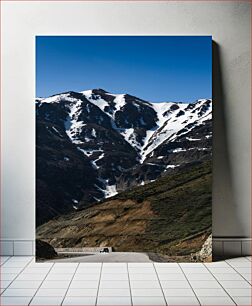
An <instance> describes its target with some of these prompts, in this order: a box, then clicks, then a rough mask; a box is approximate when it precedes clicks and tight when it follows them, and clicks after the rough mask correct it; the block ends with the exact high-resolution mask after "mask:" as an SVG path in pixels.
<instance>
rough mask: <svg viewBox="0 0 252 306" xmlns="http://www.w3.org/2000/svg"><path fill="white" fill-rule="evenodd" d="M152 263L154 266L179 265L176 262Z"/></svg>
mask: <svg viewBox="0 0 252 306" xmlns="http://www.w3.org/2000/svg"><path fill="white" fill-rule="evenodd" d="M153 265H154V266H155V267H156V268H159V267H162V268H165V267H179V264H178V263H177V262H154V263H153Z"/></svg>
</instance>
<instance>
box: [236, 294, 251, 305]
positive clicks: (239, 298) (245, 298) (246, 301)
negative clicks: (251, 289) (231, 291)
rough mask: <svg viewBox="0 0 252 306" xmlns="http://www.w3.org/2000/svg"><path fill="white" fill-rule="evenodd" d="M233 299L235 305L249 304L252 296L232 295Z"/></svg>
mask: <svg viewBox="0 0 252 306" xmlns="http://www.w3.org/2000/svg"><path fill="white" fill-rule="evenodd" d="M233 300H234V301H235V303H236V304H237V305H244V306H251V305H252V298H251V297H250V296H234V297H233Z"/></svg>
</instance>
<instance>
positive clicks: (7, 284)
mask: <svg viewBox="0 0 252 306" xmlns="http://www.w3.org/2000/svg"><path fill="white" fill-rule="evenodd" d="M11 283H12V280H2V279H1V282H0V285H1V288H7V287H9V285H10V284H11Z"/></svg>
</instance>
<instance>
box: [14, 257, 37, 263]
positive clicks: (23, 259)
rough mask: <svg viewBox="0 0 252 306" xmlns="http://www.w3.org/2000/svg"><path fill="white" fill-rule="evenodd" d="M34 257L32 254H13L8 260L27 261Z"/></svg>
mask: <svg viewBox="0 0 252 306" xmlns="http://www.w3.org/2000/svg"><path fill="white" fill-rule="evenodd" d="M33 259H34V257H33V256H13V257H11V258H10V259H9V260H10V261H24V262H29V261H32V260H33Z"/></svg>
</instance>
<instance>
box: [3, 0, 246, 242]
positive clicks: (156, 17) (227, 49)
mask: <svg viewBox="0 0 252 306" xmlns="http://www.w3.org/2000/svg"><path fill="white" fill-rule="evenodd" d="M48 34H50V35H52V34H54V35H63V34H64V35H97V34H101V35H107V34H117V35H121V34H122V35H126V34H127V35H131V34H132V35H138V34H141V35H150V34H151V35H212V36H213V39H214V41H215V42H216V44H214V76H213V81H214V86H213V87H214V105H215V110H214V120H215V127H214V133H215V137H214V138H215V141H214V183H213V233H214V236H216V237H224V236H226V237H249V236H250V137H249V135H250V120H251V118H250V114H251V112H250V84H251V83H250V4H249V3H246V2H234V1H230V2H228V1H226V2H224V1H218V2H215V1H208V2H207V1H206V2H204V1H202V2H199V1H192V2H181V1H179V2H173V1H171V2H158V1H155V2H149V1H148V2H128V3H124V2H106V3H105V2H93V3H91V2H85V1H84V2H71V3H70V2H59V3H57V2H47V1H46V2H42V1H41V2H30V1H27V2H23V1H18V2H13V1H10V2H3V3H2V54H1V55H2V139H1V140H2V214H1V218H2V220H1V226H2V229H1V233H2V238H5V239H14V240H15V239H25V240H32V239H34V237H35V226H34V224H35V222H34V215H35V214H34V211H35V189H34V188H35V128H34V126H35V125H34V122H35V117H34V96H35V41H34V37H35V35H48ZM83 88H85V84H83Z"/></svg>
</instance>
